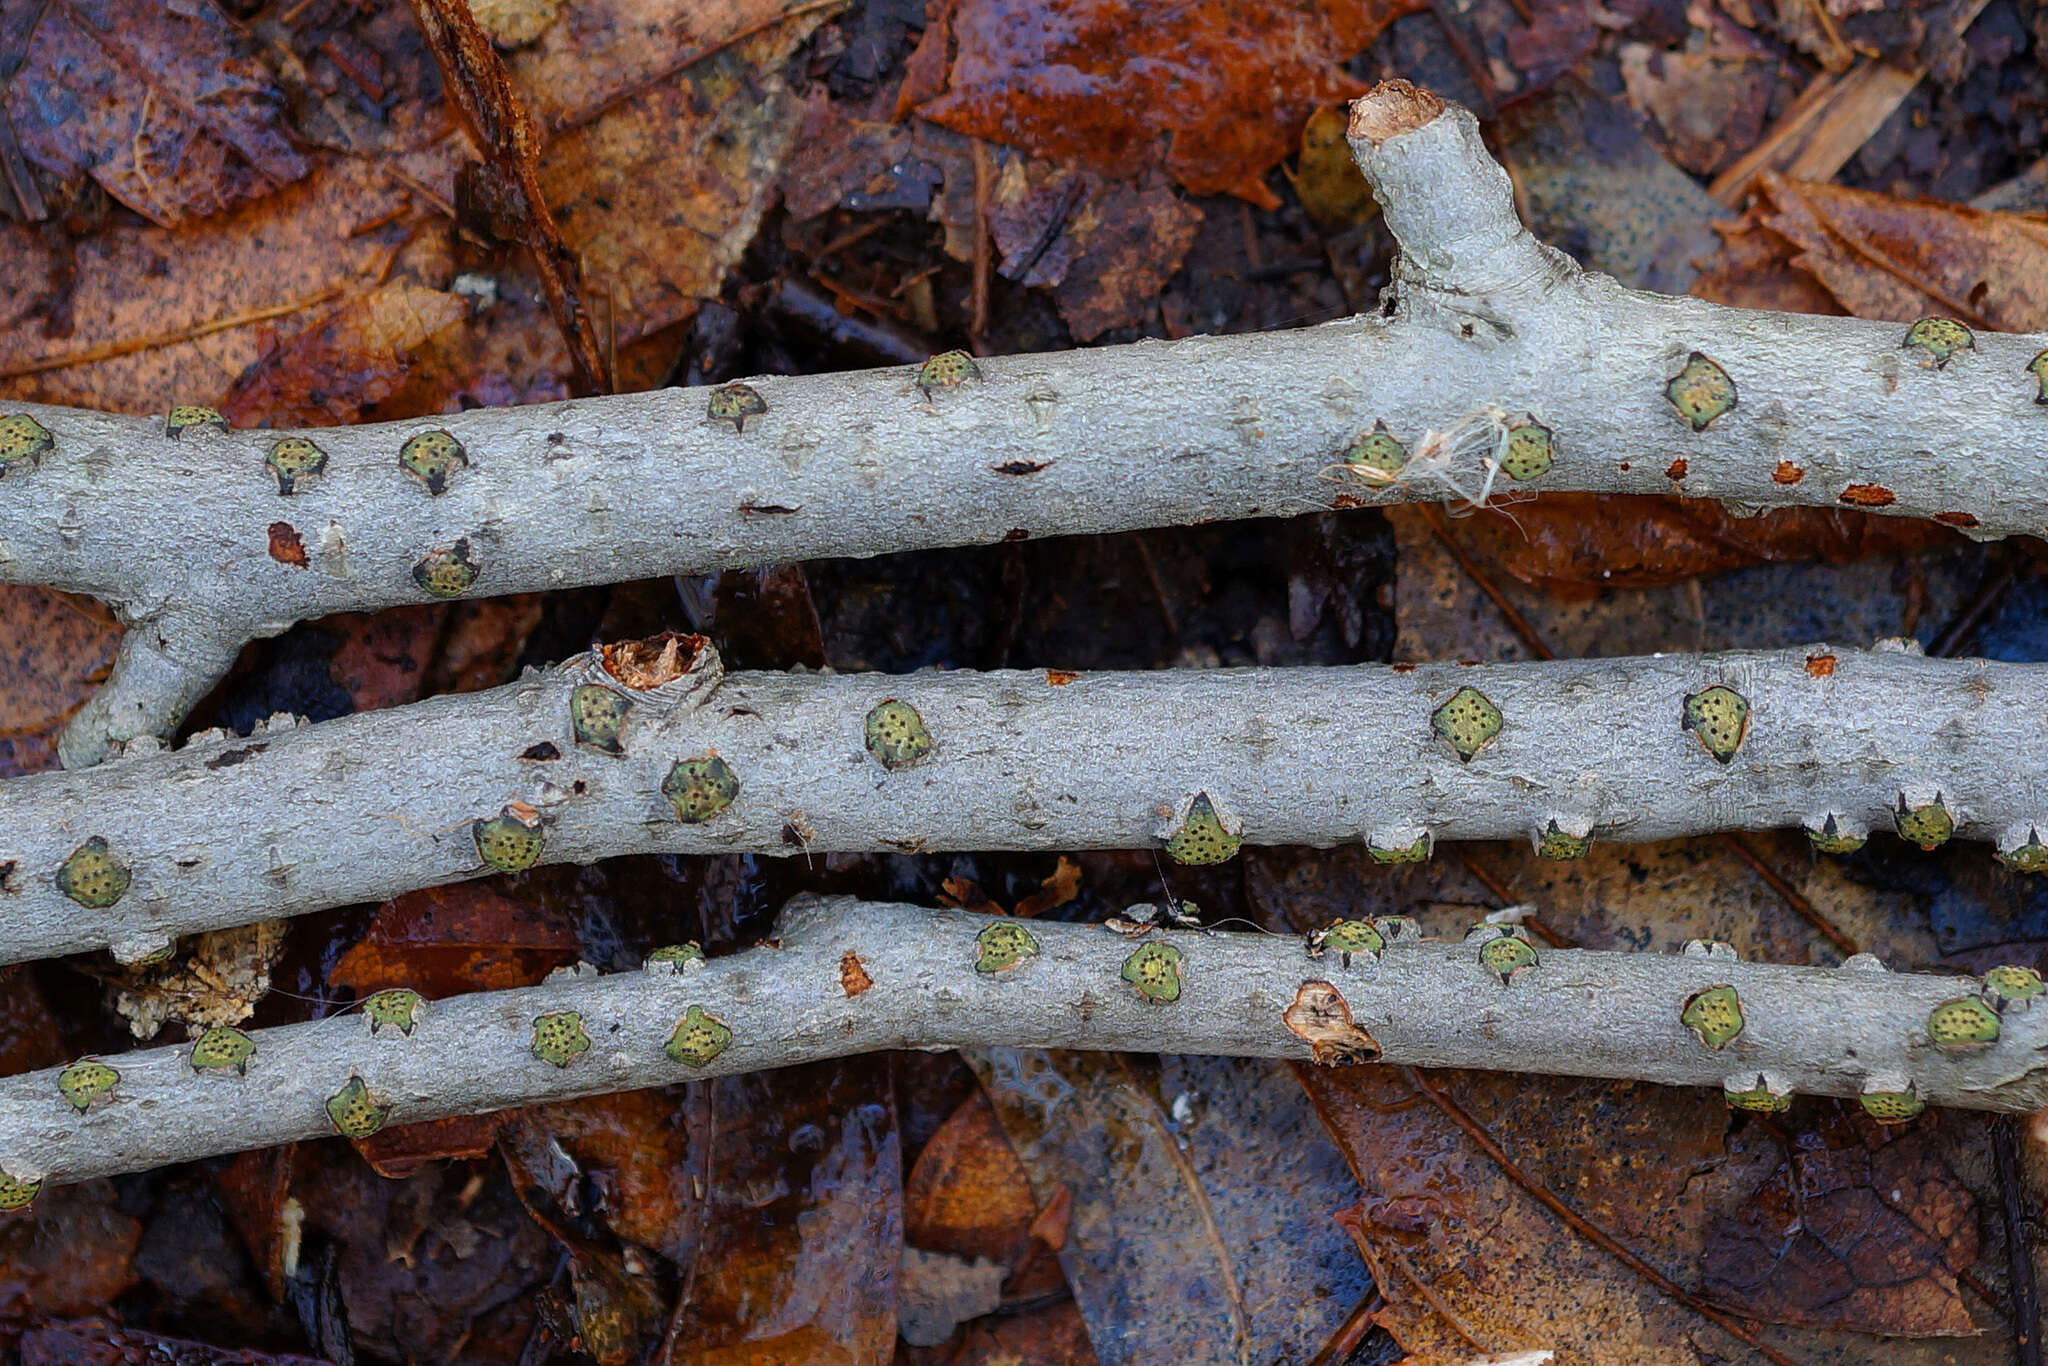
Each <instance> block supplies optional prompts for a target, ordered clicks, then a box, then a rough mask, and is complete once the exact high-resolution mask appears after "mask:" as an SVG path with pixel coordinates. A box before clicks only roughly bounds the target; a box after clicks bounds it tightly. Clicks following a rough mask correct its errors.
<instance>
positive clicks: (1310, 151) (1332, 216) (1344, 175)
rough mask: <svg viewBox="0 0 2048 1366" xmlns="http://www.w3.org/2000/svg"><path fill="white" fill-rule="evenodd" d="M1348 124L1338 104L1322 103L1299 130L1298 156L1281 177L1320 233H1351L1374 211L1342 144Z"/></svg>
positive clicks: (1348, 149) (1370, 196)
mask: <svg viewBox="0 0 2048 1366" xmlns="http://www.w3.org/2000/svg"><path fill="white" fill-rule="evenodd" d="M1349 122H1350V119H1349V118H1348V117H1347V115H1346V114H1345V112H1344V109H1343V107H1342V106H1340V105H1334V104H1326V105H1324V106H1323V107H1322V108H1320V109H1318V110H1316V111H1315V112H1314V113H1313V114H1310V115H1309V116H1308V122H1307V123H1305V124H1303V125H1302V129H1301V154H1300V156H1299V157H1297V158H1296V160H1295V169H1294V170H1293V171H1291V172H1289V173H1288V177H1287V178H1288V179H1289V180H1291V181H1293V182H1294V193H1295V194H1296V195H1297V196H1298V197H1299V198H1300V200H1301V207H1302V208H1304V209H1306V210H1308V216H1309V217H1310V218H1313V219H1314V220H1315V222H1316V226H1317V227H1319V228H1321V229H1322V230H1323V231H1324V232H1342V231H1343V230H1344V229H1346V228H1355V227H1357V226H1358V225H1359V224H1360V223H1363V222H1365V221H1366V220H1367V219H1369V218H1371V217H1372V216H1373V215H1374V214H1376V213H1378V212H1379V211H1380V204H1379V201H1378V200H1377V199H1375V198H1373V193H1372V186H1370V185H1368V184H1366V183H1365V175H1364V173H1363V172H1361V171H1360V170H1359V169H1358V160H1357V158H1355V157H1353V156H1352V155H1351V144H1350V143H1349V142H1347V141H1345V138H1344V130H1345V128H1346V126H1347V125H1348V124H1349Z"/></svg>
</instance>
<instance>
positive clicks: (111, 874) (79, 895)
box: [57, 835, 130, 911]
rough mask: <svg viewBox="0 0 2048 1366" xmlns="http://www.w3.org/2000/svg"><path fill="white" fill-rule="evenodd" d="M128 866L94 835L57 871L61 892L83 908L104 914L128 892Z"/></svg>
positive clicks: (58, 886) (58, 887)
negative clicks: (103, 912)
mask: <svg viewBox="0 0 2048 1366" xmlns="http://www.w3.org/2000/svg"><path fill="white" fill-rule="evenodd" d="M129 882H130V877H129V873H128V868H127V865H125V864H123V863H122V862H121V861H120V860H119V859H117V858H115V857H114V855H113V852H112V850H111V848H110V847H109V846H108V844H107V842H106V840H104V839H102V838H101V837H100V836H98V835H94V836H93V837H92V838H91V839H89V840H87V841H86V842H85V843H84V844H81V845H79V846H78V847H77V848H76V849H74V850H72V851H71V857H69V858H67V859H65V860H64V864H63V866H62V867H60V868H59V869H58V870H57V890H58V891H60V892H62V893H64V895H65V896H68V897H70V898H71V899H72V900H73V901H75V902H77V903H78V904H79V905H81V906H84V907H87V908H89V909H91V910H95V911H103V910H105V909H107V907H109V906H111V905H113V904H114V903H115V902H117V901H119V900H120V899H121V898H122V897H123V896H125V895H126V894H127V892H128V885H129Z"/></svg>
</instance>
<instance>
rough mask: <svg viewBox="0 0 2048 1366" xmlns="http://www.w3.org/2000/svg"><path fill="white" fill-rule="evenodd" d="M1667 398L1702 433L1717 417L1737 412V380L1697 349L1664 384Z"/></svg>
mask: <svg viewBox="0 0 2048 1366" xmlns="http://www.w3.org/2000/svg"><path fill="white" fill-rule="evenodd" d="M1664 397H1665V398H1666V399H1668V400H1670V403H1671V406H1672V407H1673V408H1675V409H1677V410H1678V415H1679V416H1680V417H1682V418H1684V419H1685V420H1686V422H1687V423H1688V424H1690V425H1691V427H1692V429H1693V430H1694V431H1696V432H1703V431H1705V430H1706V429H1707V427H1708V425H1709V424H1711V423H1712V422H1713V421H1714V419H1715V418H1717V417H1720V416H1721V415H1722V414H1723V413H1727V412H1732V411H1734V409H1735V381H1734V380H1732V379H1730V378H1728V372H1727V371H1726V370H1723V369H1722V368H1721V367H1720V366H1719V365H1717V364H1715V362H1714V361H1713V360H1712V359H1711V358H1709V357H1707V356H1705V355H1702V354H1701V353H1700V352H1698V351H1695V352H1693V353H1692V354H1691V355H1690V356H1687V357H1686V359H1685V368H1684V369H1683V370H1680V371H1679V372H1678V373H1677V374H1675V375H1673V376H1672V377H1671V380H1670V382H1669V383H1667V384H1666V385H1665V386H1664Z"/></svg>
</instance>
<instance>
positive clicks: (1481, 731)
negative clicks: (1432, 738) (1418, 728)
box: [1429, 688, 1502, 764]
mask: <svg viewBox="0 0 2048 1366" xmlns="http://www.w3.org/2000/svg"><path fill="white" fill-rule="evenodd" d="M1501 720H1502V718H1501V714H1500V708H1499V707H1496V706H1494V705H1493V703H1492V702H1491V701H1490V700H1488V698H1487V696H1486V694H1485V693H1483V692H1481V691H1479V689H1477V688H1460V689H1458V690H1457V691H1456V692H1454V693H1452V694H1451V696H1450V699H1449V700H1448V701H1446V702H1445V703H1444V704H1443V705H1442V706H1440V707H1438V708H1437V709H1436V710H1435V711H1433V712H1431V713H1430V714H1429V724H1430V725H1431V726H1432V727H1433V728H1434V729H1435V731H1436V733H1437V734H1438V735H1441V736H1442V737H1443V738H1444V739H1445V740H1447V741H1448V742H1450V746H1451V748H1452V749H1454V750H1456V751H1457V753H1458V758H1459V759H1460V760H1461V761H1463V762H1465V763H1468V764H1469V763H1471V762H1472V756H1473V755H1475V754H1477V753H1479V751H1480V750H1482V749H1485V748H1486V747H1487V746H1488V745H1490V744H1492V743H1493V738H1494V737H1495V736H1496V735H1499V734H1500V728H1501Z"/></svg>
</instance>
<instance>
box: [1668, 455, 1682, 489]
mask: <svg viewBox="0 0 2048 1366" xmlns="http://www.w3.org/2000/svg"><path fill="white" fill-rule="evenodd" d="M1687 468H1688V467H1687V465H1686V463H1685V458H1684V457H1683V456H1680V457H1679V458H1678V459H1676V460H1674V461H1672V462H1671V464H1670V465H1669V466H1667V467H1666V468H1665V470H1664V477H1665V478H1666V479H1669V480H1670V481H1671V482H1672V483H1674V484H1675V483H1677V482H1678V481H1679V480H1681V479H1683V478H1685V472H1686V469H1687Z"/></svg>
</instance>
